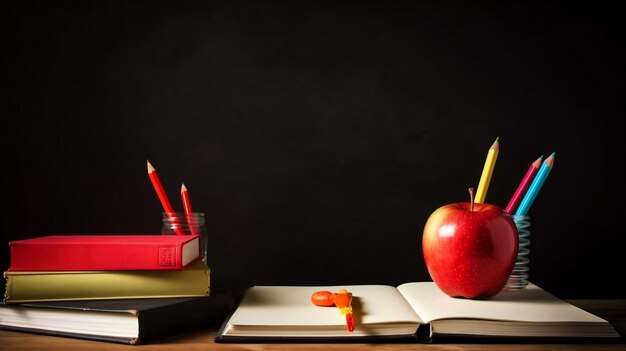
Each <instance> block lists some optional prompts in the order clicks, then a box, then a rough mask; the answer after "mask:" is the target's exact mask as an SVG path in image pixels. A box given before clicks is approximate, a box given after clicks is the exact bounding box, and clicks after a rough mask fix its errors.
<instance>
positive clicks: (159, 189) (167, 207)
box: [146, 160, 184, 235]
mask: <svg viewBox="0 0 626 351" xmlns="http://www.w3.org/2000/svg"><path fill="white" fill-rule="evenodd" d="M146 162H147V164H148V176H149V177H150V181H151V182H152V186H153V187H154V190H156V193H157V196H158V197H159V200H160V201H161V205H162V206H163V211H164V212H165V213H167V214H168V216H170V218H171V217H172V216H173V215H172V214H173V213H174V208H173V207H172V204H171V203H170V200H169V199H168V198H167V194H166V193H165V190H164V189H163V185H162V184H161V180H160V179H159V176H158V175H157V173H156V170H155V169H154V167H153V166H152V164H151V163H150V161H148V160H146ZM175 231H176V234H178V235H183V234H184V233H183V232H182V230H181V229H180V228H175Z"/></svg>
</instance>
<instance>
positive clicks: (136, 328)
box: [0, 295, 233, 345]
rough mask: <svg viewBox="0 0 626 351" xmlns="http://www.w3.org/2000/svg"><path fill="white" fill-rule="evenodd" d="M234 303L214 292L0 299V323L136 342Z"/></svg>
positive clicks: (195, 324) (201, 320) (210, 318)
mask: <svg viewBox="0 0 626 351" xmlns="http://www.w3.org/2000/svg"><path fill="white" fill-rule="evenodd" d="M232 304H233V300H232V299H231V298H230V297H229V296H227V295H214V296H207V297H184V298H154V299H120V300H88V301H78V300H76V301H56V302H55V301H51V302H31V303H22V304H10V305H0V328H1V329H6V330H14V331H20V332H27V333H37V334H45V335H55V336H63V337H73V338H81V339H88V340H98V341H107V342H115V343H122V344H131V345H136V344H145V343H148V342H153V341H155V340H157V339H158V338H160V337H165V336H172V335H174V334H175V333H180V332H184V331H190V330H193V329H197V328H202V327H207V328H208V327H211V326H212V325H215V324H216V323H217V324H219V323H221V321H222V320H223V319H224V318H225V317H226V315H227V314H228V313H229V312H230V310H231V308H232Z"/></svg>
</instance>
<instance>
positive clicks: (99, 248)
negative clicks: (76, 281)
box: [9, 242, 183, 271]
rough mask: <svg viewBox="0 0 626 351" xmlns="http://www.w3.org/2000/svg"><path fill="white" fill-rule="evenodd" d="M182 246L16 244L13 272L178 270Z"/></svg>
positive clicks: (181, 265) (156, 244) (12, 255)
mask: <svg viewBox="0 0 626 351" xmlns="http://www.w3.org/2000/svg"><path fill="white" fill-rule="evenodd" d="M182 248H183V245H182V244H171V243H169V244H159V243H145V244H119V243H104V242H103V243H91V244H87V243H76V244H70V243H66V244H51V243H48V244H13V245H11V262H10V268H9V270H10V271H81V270H90V271H95V270H178V269H182V268H183V263H182V262H183V260H182V251H183V250H182Z"/></svg>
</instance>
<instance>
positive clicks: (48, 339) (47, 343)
mask: <svg viewBox="0 0 626 351" xmlns="http://www.w3.org/2000/svg"><path fill="white" fill-rule="evenodd" d="M568 301H569V302H570V303H572V304H574V305H577V306H579V307H581V308H583V309H586V310H587V311H589V312H591V313H594V314H596V315H598V316H600V317H602V318H605V319H606V320H608V321H609V322H611V324H613V326H614V327H615V329H616V330H617V331H618V332H619V333H620V335H621V336H622V337H623V338H624V337H626V299H624V300H568ZM215 332H216V328H215V327H211V328H206V329H203V330H197V331H192V332H188V333H184V334H177V335H176V336H173V337H168V338H163V339H159V340H157V341H154V342H153V343H150V344H144V345H136V346H131V345H121V344H113V343H107V342H99V341H88V340H81V339H73V338H64V337H53V336H45V335H37V334H27V333H19V332H10V331H5V330H0V350H2V351H5V350H6V351H38V350H45V351H53V350H63V351H74V350H105V351H106V350H135V351H138V350H145V351H147V350H185V351H194V350H217V351H220V350H223V351H246V350H251V351H257V350H268V351H288V350H294V351H301V350H312V351H315V350H319V351H344V350H356V351H358V350H398V351H399V350H455V351H459V350H502V349H506V350H557V351H558V350H594V351H595V350H626V341H625V340H626V338H625V339H623V340H620V341H618V342H616V343H610V344H598V343H592V344H558V343H551V344H530V343H529V344H525V343H524V344H502V343H489V344H480V343H473V344H406V343H402V344H216V343H215V342H214V341H213V337H214V336H215Z"/></svg>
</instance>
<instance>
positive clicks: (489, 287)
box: [422, 189, 519, 299]
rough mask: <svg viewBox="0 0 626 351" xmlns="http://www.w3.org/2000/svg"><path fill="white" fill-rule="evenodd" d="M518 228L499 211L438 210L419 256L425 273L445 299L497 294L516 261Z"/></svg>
mask: <svg viewBox="0 0 626 351" xmlns="http://www.w3.org/2000/svg"><path fill="white" fill-rule="evenodd" d="M518 241H519V238H518V234H517V227H516V226H515V223H514V222H513V219H512V218H511V215H509V214H508V213H507V212H505V211H504V210H503V209H502V208H500V207H498V206H496V205H492V204H486V203H476V204H475V203H474V199H473V192H472V189H470V202H463V203H453V204H448V205H444V206H441V207H439V208H438V209H436V210H435V211H434V212H433V213H432V214H431V215H430V217H428V220H427V221H426V224H425V226H424V232H423V236H422V252H423V254H424V262H425V263H426V268H427V269H428V273H429V274H430V277H431V278H432V279H433V281H434V282H435V283H436V284H437V286H438V287H439V288H440V289H441V291H443V292H444V293H446V294H447V295H449V296H452V297H464V298H470V299H473V298H487V297H491V296H494V295H496V294H497V293H499V292H500V291H501V290H502V289H503V288H504V286H505V285H506V282H507V280H508V278H509V275H510V273H511V270H512V269H513V265H514V264H515V261H516V259H517V249H518V244H519V242H518Z"/></svg>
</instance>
